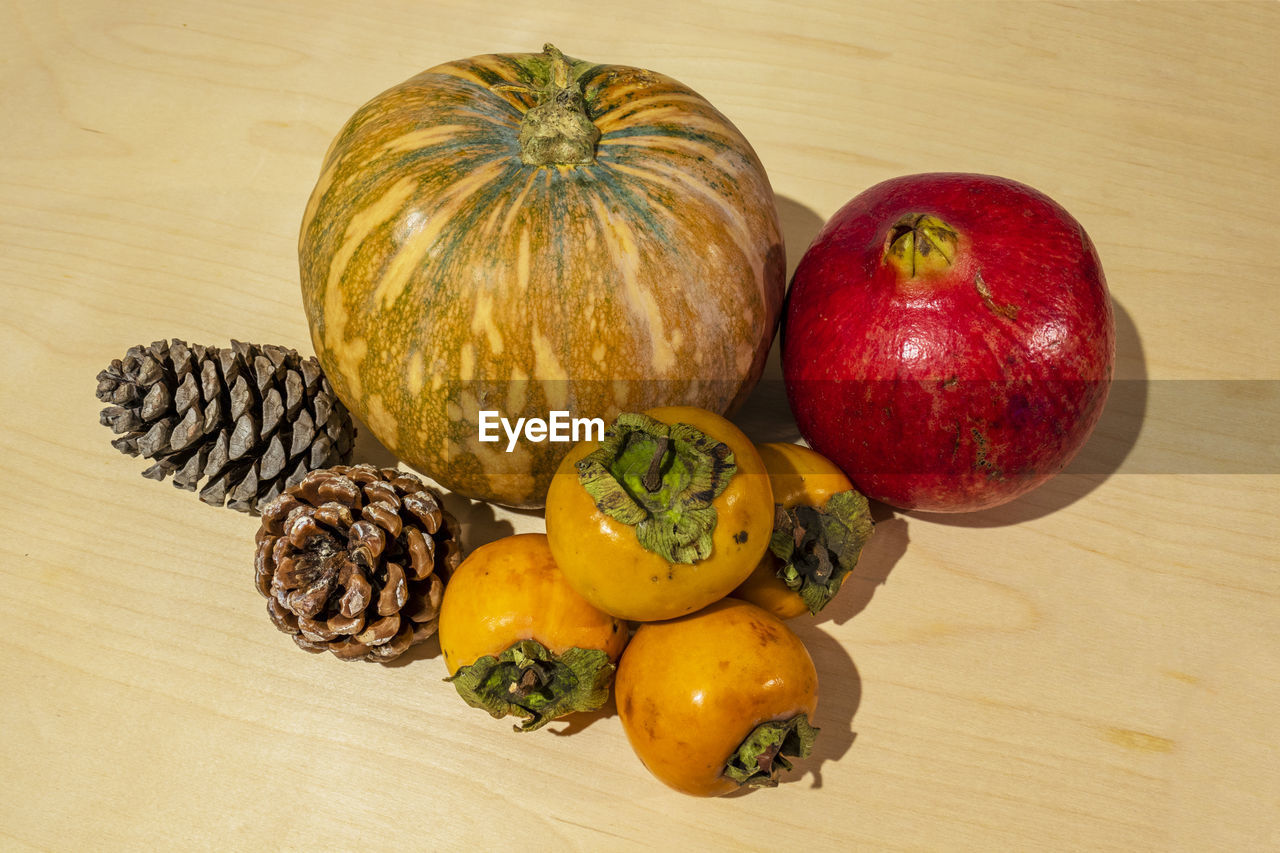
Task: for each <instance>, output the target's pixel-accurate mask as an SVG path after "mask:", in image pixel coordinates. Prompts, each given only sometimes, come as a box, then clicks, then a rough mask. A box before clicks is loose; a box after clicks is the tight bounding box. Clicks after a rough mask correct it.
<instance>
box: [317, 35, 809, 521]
mask: <svg viewBox="0 0 1280 853" xmlns="http://www.w3.org/2000/svg"><path fill="white" fill-rule="evenodd" d="M573 61H574V62H575V63H577V62H578V61H577V60H573ZM579 70H580V71H581V76H580V82H581V83H582V86H583V93H584V96H585V99H586V105H587V114H588V116H589V117H590V119H591V120H592V121H593V122H594V123H595V125H596V126H597V127H598V128H599V130H600V132H601V136H600V139H599V143H598V145H597V147H596V159H595V162H594V163H591V164H588V165H577V166H533V165H527V164H525V163H523V162H522V161H521V157H520V154H521V151H520V146H519V144H518V135H519V127H520V123H521V120H522V116H523V115H524V113H525V112H526V110H527V109H528V108H529V107H530V106H531V104H532V103H533V100H532V98H531V96H530V95H528V94H526V93H523V92H518V91H510V90H503V89H495V88H494V87H495V86H501V85H503V84H504V83H515V84H519V83H536V82H539V81H540V80H543V79H545V74H546V69H545V61H544V58H543V57H541V56H540V55H539V54H501V55H485V56H477V57H472V58H470V59H463V60H458V61H455V62H448V63H445V64H443V65H439V66H436V67H434V68H432V69H430V70H428V71H425V72H422V73H421V74H418V75H417V76H415V77H413V78H411V79H409V80H407V81H405V82H404V83H401V84H399V85H397V86H394V87H392V88H390V89H388V90H387V91H385V92H383V93H382V94H380V95H378V96H377V97H376V98H374V99H373V100H371V101H369V102H368V103H367V104H365V105H364V106H362V107H361V108H360V109H359V110H358V111H357V112H356V113H355V115H354V116H352V118H351V119H350V120H349V121H348V122H347V124H346V125H345V127H344V128H343V129H342V131H341V132H340V133H339V134H338V136H337V138H336V139H335V140H334V141H333V144H332V145H331V147H330V149H329V152H328V154H327V156H326V157H325V161H324V165H323V167H322V172H321V175H320V178H319V181H318V183H317V185H316V187H315V189H314V191H313V193H312V196H311V199H310V202H309V204H308V206H307V209H306V213H305V216H304V219H303V222H302V228H301V233H300V236H299V260H300V268H301V279H302V293H303V304H304V308H305V310H306V314H307V318H308V321H309V323H310V327H311V338H312V343H313V345H314V347H315V352H316V355H317V357H318V358H319V360H320V363H321V365H322V366H323V367H324V369H325V372H326V374H327V375H328V377H329V380H330V382H332V384H333V387H334V390H335V391H336V393H337V395H338V396H339V397H340V398H341V399H342V400H343V402H344V403H346V405H347V406H348V408H350V409H351V411H352V412H353V413H355V414H356V415H357V416H358V417H359V418H360V419H361V420H362V421H363V422H364V423H365V424H367V426H368V427H369V429H370V431H371V432H372V433H373V435H375V436H376V437H377V438H378V439H379V440H380V441H381V442H382V443H383V444H384V445H386V446H387V447H388V448H389V449H390V450H391V451H392V452H394V453H395V454H396V455H397V456H398V457H400V458H401V459H403V460H405V461H406V462H407V463H409V464H410V465H412V466H413V467H414V468H416V469H418V470H421V471H423V472H424V473H426V474H428V475H430V476H431V477H432V478H433V479H435V480H436V481H437V482H439V483H440V484H441V485H443V486H445V487H446V488H448V489H450V490H451V491H455V492H458V493H461V494H464V495H466V496H468V497H471V498H478V499H483V500H489V501H496V502H498V503H502V504H506V505H509V506H519V507H538V506H542V505H543V502H544V499H545V495H546V490H547V486H548V484H549V483H550V480H551V476H552V474H553V472H554V471H555V470H556V466H557V465H558V463H559V461H560V459H561V458H562V457H563V456H564V454H565V453H566V452H567V451H568V449H569V447H570V446H571V445H570V444H568V443H559V442H549V441H542V442H540V443H535V442H533V441H520V442H519V443H518V445H517V446H516V448H515V449H514V451H513V452H510V453H508V452H506V444H507V442H506V440H505V438H503V440H501V441H498V442H494V443H486V442H481V441H480V440H479V427H478V421H479V412H480V411H481V410H494V411H498V412H500V413H501V414H502V415H503V416H505V417H507V418H509V419H510V420H511V422H512V423H514V422H515V420H516V418H517V417H521V416H530V417H535V416H536V417H541V418H546V417H547V416H548V413H549V412H550V411H552V410H561V411H567V412H569V413H571V415H572V416H573V417H575V418H591V417H602V418H604V419H605V421H606V422H607V421H609V420H611V419H612V418H613V417H614V416H615V415H616V414H617V413H618V412H620V411H642V410H644V409H647V408H650V407H653V406H657V405H670V404H676V403H680V404H689V405H697V406H702V407H704V408H708V409H712V410H715V411H718V412H725V411H728V410H731V409H733V408H734V407H736V406H737V405H738V404H739V403H740V402H741V401H742V400H744V399H745V398H746V395H747V394H748V392H749V391H750V390H751V388H752V387H753V386H754V385H755V384H756V381H757V380H758V379H759V377H760V374H761V372H762V370H763V369H764V364H765V359H766V356H767V354H768V350H769V346H770V343H771V340H772V337H773V334H774V332H775V330H776V328H777V323H778V319H779V315H780V311H781V305H782V298H783V292H784V289H785V285H786V281H785V278H786V263H785V257H784V250H783V243H782V237H781V230H780V227H779V224H778V219H777V211H776V208H775V205H774V201H773V193H772V190H771V188H770V185H769V181H768V178H767V176H766V175H765V172H764V169H763V167H762V166H761V164H760V161H759V159H758V158H757V157H756V154H755V152H754V151H753V150H752V148H751V146H750V145H749V144H748V143H747V141H746V139H745V138H743V136H742V134H741V133H740V132H739V131H738V130H737V129H736V128H735V127H734V126H733V125H732V124H731V123H730V122H729V121H728V119H726V118H725V117H724V116H723V115H721V114H720V113H719V112H718V111H717V110H716V109H715V108H714V107H713V106H712V105H711V104H709V103H708V102H707V101H706V100H705V99H703V98H702V97H701V96H699V95H698V94H697V93H695V92H693V91H692V90H690V89H689V88H688V87H686V86H684V85H682V84H681V83H679V82H677V81H675V80H673V79H671V78H669V77H666V76H663V75H661V74H656V73H653V72H650V71H646V70H643V69H639V68H630V67H626V66H620V65H595V64H592V63H581V68H580V69H579ZM540 75H542V76H540Z"/></svg>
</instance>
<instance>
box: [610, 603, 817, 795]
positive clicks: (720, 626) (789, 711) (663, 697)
mask: <svg viewBox="0 0 1280 853" xmlns="http://www.w3.org/2000/svg"><path fill="white" fill-rule="evenodd" d="M614 696H615V698H616V700H617V705H618V716H619V717H620V718H621V720H622V728H623V731H625V732H626V733H627V739H628V740H629V741H630V742H631V748H632V749H634V750H635V752H636V755H637V756H639V758H640V760H641V761H642V762H644V765H645V767H647V768H649V771H650V772H651V773H653V775H654V776H657V777H658V778H659V779H660V780H662V781H663V782H665V783H666V784H667V785H670V786H671V787H672V788H675V789H676V790H677V791H682V792H684V793H686V794H692V795H694V796H698V797H715V796H719V795H721V794H726V793H728V792H730V791H733V790H735V789H737V787H738V786H737V784H736V783H734V782H733V781H731V780H729V779H725V778H724V777H723V776H721V775H720V772H721V770H722V769H723V768H724V765H725V762H727V761H728V760H729V758H730V756H731V755H732V754H733V753H734V752H735V751H736V750H737V748H738V746H739V744H741V743H742V741H743V740H744V739H745V738H746V737H747V735H748V734H750V733H751V731H752V729H754V728H755V727H756V726H758V725H760V724H761V723H764V722H768V721H770V720H785V719H788V718H790V717H793V716H795V715H796V714H800V713H803V714H807V715H808V717H809V720H810V721H812V720H813V717H814V713H815V711H816V710H817V706H818V674H817V670H816V669H815V668H814V666H813V660H812V659H811V658H810V657H809V652H808V651H807V650H806V649H805V647H804V644H803V643H802V642H800V639H799V638H798V637H797V636H796V635H795V634H793V633H792V632H791V630H790V629H789V628H787V626H786V625H784V624H783V623H782V622H781V621H780V620H779V619H777V618H776V617H775V616H773V615H772V614H770V613H768V612H766V611H764V610H762V609H760V608H759V607H756V606H755V605H754V604H749V603H747V602H745V601H738V600H737V599H732V598H726V599H723V600H721V601H717V602H715V603H714V604H712V605H710V606H709V607H707V608H706V609H704V610H700V611H699V612H697V613H694V614H691V615H689V616H684V617H682V618H680V619H673V620H670V621H668V622H652V623H647V624H644V625H641V626H640V627H639V629H637V631H636V633H635V636H634V637H633V638H632V640H631V644H630V645H628V646H627V650H626V651H625V652H623V655H622V660H621V661H620V662H619V664H618V672H617V675H616V676H615V678H614Z"/></svg>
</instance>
